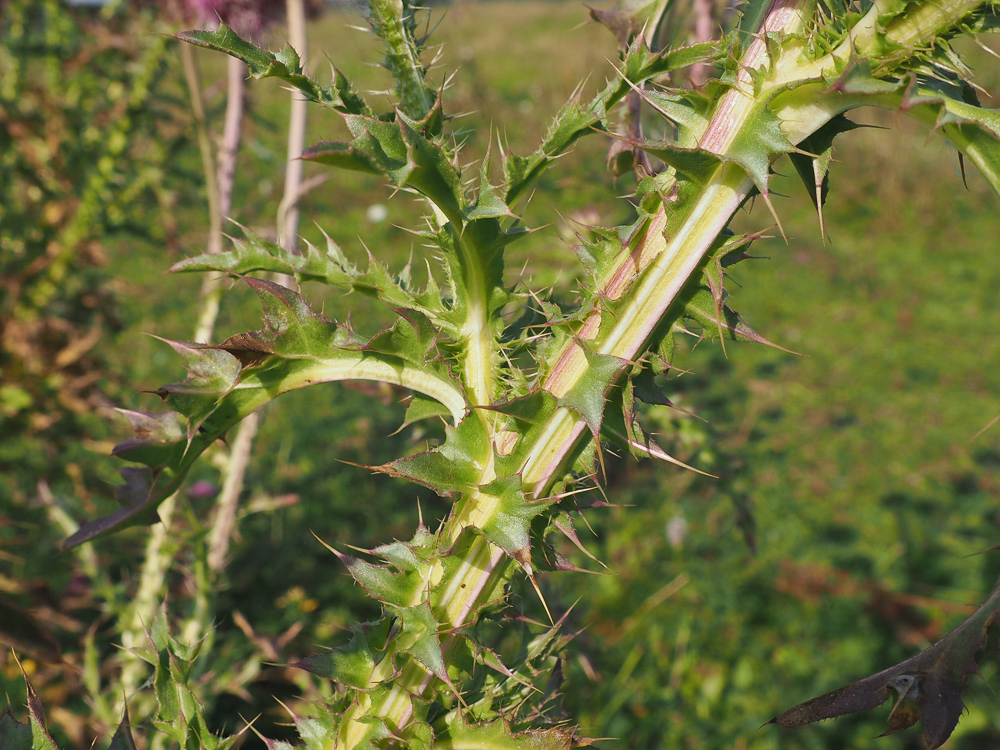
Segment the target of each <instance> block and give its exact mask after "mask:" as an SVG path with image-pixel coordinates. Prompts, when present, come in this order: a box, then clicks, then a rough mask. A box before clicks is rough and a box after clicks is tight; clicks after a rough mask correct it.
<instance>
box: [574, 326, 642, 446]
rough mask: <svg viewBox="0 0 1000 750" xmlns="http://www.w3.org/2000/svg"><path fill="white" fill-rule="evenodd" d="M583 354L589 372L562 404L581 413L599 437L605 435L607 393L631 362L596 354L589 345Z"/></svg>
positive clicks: (580, 378)
mask: <svg viewBox="0 0 1000 750" xmlns="http://www.w3.org/2000/svg"><path fill="white" fill-rule="evenodd" d="M583 353H584V355H585V356H586V358H587V369H586V370H585V371H584V373H583V374H582V375H581V376H580V377H579V378H578V379H577V380H576V382H575V383H574V384H573V387H572V388H570V390H569V391H568V392H567V393H566V394H565V395H564V396H562V398H560V399H559V401H558V404H559V406H566V407H569V408H570V409H573V410H574V411H577V412H579V413H580V415H581V416H582V417H583V418H584V420H585V421H586V422H587V426H588V427H589V428H590V431H591V433H592V434H593V435H594V437H595V438H596V437H597V436H598V435H599V434H600V432H601V420H602V419H603V417H604V394H605V393H607V391H608V389H609V388H610V387H611V385H612V384H613V383H614V380H615V378H616V377H617V376H618V373H620V372H621V371H622V369H623V368H624V367H625V366H626V365H627V364H628V363H627V362H625V361H624V360H622V359H620V358H619V357H611V356H608V355H606V354H595V353H593V352H591V351H589V350H588V349H587V348H586V347H585V346H584V347H583Z"/></svg>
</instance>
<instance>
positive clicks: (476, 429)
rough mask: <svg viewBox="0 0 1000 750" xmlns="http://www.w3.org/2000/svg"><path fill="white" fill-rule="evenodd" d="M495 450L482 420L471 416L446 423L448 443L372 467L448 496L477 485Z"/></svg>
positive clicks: (446, 440)
mask: <svg viewBox="0 0 1000 750" xmlns="http://www.w3.org/2000/svg"><path fill="white" fill-rule="evenodd" d="M491 451H492V446H491V444H490V439H489V435H488V434H487V432H486V429H485V427H484V426H483V422H482V420H481V419H479V417H478V416H476V415H470V416H468V417H466V418H465V419H463V420H462V421H461V422H460V423H459V425H458V426H457V427H451V426H450V425H446V426H445V442H444V445H442V446H440V447H439V448H435V449H434V450H429V451H423V452H422V453H417V454H416V455H413V456H409V457H407V458H400V459H398V460H396V461H393V462H391V463H388V464H383V465H382V466H372V467H369V468H371V469H373V470H375V471H378V472H381V473H383V474H388V475H389V476H394V477H400V478H401V479H408V480H409V481H411V482H417V483H418V484H422V485H424V486H426V487H430V488H431V489H432V490H434V491H435V492H437V493H438V494H439V495H443V496H444V495H449V494H451V493H463V492H468V491H470V490H472V489H474V488H475V487H477V486H478V485H479V483H480V481H481V477H482V475H483V471H484V469H485V467H486V465H487V463H488V462H489V457H490V453H491Z"/></svg>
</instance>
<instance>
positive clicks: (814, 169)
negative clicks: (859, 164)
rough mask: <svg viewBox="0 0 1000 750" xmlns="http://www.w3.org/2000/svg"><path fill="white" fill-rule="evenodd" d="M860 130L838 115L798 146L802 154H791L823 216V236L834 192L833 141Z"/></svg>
mask: <svg viewBox="0 0 1000 750" xmlns="http://www.w3.org/2000/svg"><path fill="white" fill-rule="evenodd" d="M857 127H858V126H857V125H855V124H854V123H853V122H851V121H850V120H848V119H847V118H846V117H844V115H837V116H836V117H834V118H833V119H831V120H830V121H829V122H828V123H826V125H824V126H823V127H821V128H820V129H819V130H817V131H816V132H815V133H813V134H812V135H810V136H809V137H808V138H806V139H804V140H803V141H801V142H800V143H799V144H798V150H797V151H794V152H792V153H791V154H789V158H790V159H791V162H792V166H793V167H795V171H796V172H797V173H798V175H799V178H800V179H801V180H802V184H803V185H804V186H805V188H806V192H807V193H808V194H809V198H810V200H812V203H813V206H815V208H816V213H817V214H818V215H819V223H820V234H821V235H822V236H824V237H825V236H826V231H825V227H824V225H823V206H824V204H825V203H826V196H827V193H828V192H829V190H830V179H829V172H830V162H831V161H832V160H833V140H834V138H836V137H837V136H838V135H840V134H841V133H846V132H847V131H849V130H854V129H855V128H857Z"/></svg>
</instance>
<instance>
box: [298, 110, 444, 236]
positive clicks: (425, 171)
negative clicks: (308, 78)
mask: <svg viewBox="0 0 1000 750" xmlns="http://www.w3.org/2000/svg"><path fill="white" fill-rule="evenodd" d="M345 120H346V122H347V126H348V127H349V128H350V130H351V132H352V133H353V135H354V140H353V141H352V142H351V143H349V144H346V143H326V142H324V143H318V144H316V145H315V146H311V147H310V148H308V149H306V150H305V152H304V153H303V154H302V158H303V159H305V160H306V161H315V162H318V163H320V164H329V165H330V166H334V167H340V168H342V169H350V170H355V171H361V172H369V173H371V174H379V175H383V176H385V177H388V178H389V179H390V180H391V181H392V183H393V184H394V185H396V186H397V187H411V188H413V189H414V190H416V191H418V192H419V193H421V194H422V195H424V196H426V197H427V198H429V199H430V200H432V201H433V202H434V204H435V205H436V206H437V207H438V208H439V209H441V211H442V213H444V214H445V216H447V217H448V218H449V219H450V220H451V221H452V222H453V223H454V224H455V225H456V226H461V209H462V188H461V182H460V175H459V173H458V170H457V169H456V167H455V166H454V165H453V164H452V163H451V159H450V158H449V157H448V155H447V154H446V153H445V152H444V150H443V149H442V148H441V147H440V146H439V145H437V144H436V143H434V142H432V141H430V140H428V139H427V138H425V137H424V136H423V135H421V134H420V133H419V132H418V131H417V130H415V129H414V128H413V127H412V126H411V125H410V124H409V123H408V122H407V121H406V120H405V118H403V117H398V118H397V120H396V122H383V121H382V120H379V119H376V118H374V117H360V116H354V115H350V116H347V117H346V118H345Z"/></svg>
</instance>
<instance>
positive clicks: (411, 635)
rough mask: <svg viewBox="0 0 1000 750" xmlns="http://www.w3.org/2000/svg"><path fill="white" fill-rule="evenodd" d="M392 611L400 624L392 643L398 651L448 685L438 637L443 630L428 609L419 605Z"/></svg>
mask: <svg viewBox="0 0 1000 750" xmlns="http://www.w3.org/2000/svg"><path fill="white" fill-rule="evenodd" d="M392 611H393V613H394V614H395V615H396V616H397V617H398V618H399V623H400V633H399V635H398V636H396V640H395V645H396V647H397V648H398V649H399V651H400V652H402V653H405V654H409V655H410V656H412V657H413V658H414V659H416V660H417V661H418V662H420V663H421V664H423V665H424V666H425V667H426V668H427V669H428V670H430V672H431V673H432V674H433V675H434V676H435V677H437V678H438V679H439V680H441V681H442V682H444V683H445V684H446V685H451V679H450V678H449V677H448V665H447V664H446V663H445V660H444V655H443V654H442V652H441V639H440V638H439V637H438V633H439V632H440V631H441V630H442V627H441V624H440V623H439V622H438V621H437V618H436V617H435V616H434V612H433V611H432V610H431V605H430V604H429V603H428V602H422V603H420V604H418V605H416V606H412V607H394V608H392Z"/></svg>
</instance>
